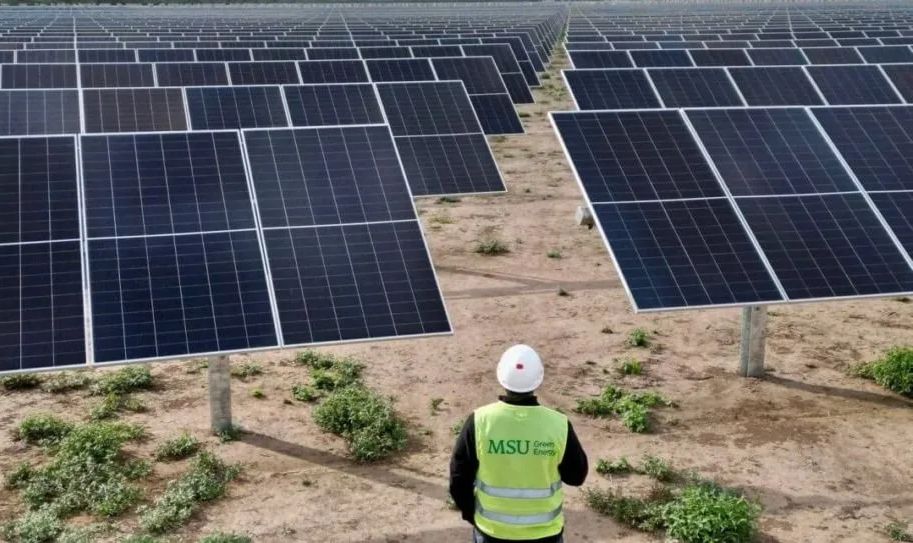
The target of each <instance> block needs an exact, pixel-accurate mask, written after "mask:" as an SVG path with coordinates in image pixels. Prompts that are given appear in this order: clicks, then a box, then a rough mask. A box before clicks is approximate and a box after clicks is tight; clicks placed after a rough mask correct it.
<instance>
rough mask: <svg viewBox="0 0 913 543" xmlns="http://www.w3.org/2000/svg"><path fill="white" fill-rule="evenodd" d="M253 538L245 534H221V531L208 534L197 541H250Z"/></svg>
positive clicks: (234, 542)
mask: <svg viewBox="0 0 913 543" xmlns="http://www.w3.org/2000/svg"><path fill="white" fill-rule="evenodd" d="M252 541H253V540H252V539H251V538H249V537H247V536H246V535H238V534H223V533H221V532H218V533H214V534H209V535H207V536H206V537H204V538H203V539H201V540H200V541H199V543H251V542H252Z"/></svg>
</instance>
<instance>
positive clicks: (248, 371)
mask: <svg viewBox="0 0 913 543" xmlns="http://www.w3.org/2000/svg"><path fill="white" fill-rule="evenodd" d="M261 374H263V367H262V366H261V365H260V364H257V363H254V362H243V363H241V364H238V365H235V366H232V367H231V376H232V377H237V378H238V379H241V380H242V381H243V380H245V379H249V378H251V377H256V376H257V375H261Z"/></svg>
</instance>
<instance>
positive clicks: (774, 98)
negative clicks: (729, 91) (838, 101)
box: [729, 67, 823, 106]
mask: <svg viewBox="0 0 913 543" xmlns="http://www.w3.org/2000/svg"><path fill="white" fill-rule="evenodd" d="M729 75H731V76H732V79H733V81H735V84H736V86H737V87H738V88H739V92H740V93H741V94H742V97H743V98H745V102H746V103H747V104H748V105H749V106H797V105H820V104H823V102H822V100H821V97H820V96H819V95H818V93H817V91H816V90H815V87H814V86H813V85H812V82H811V81H810V80H809V78H808V76H807V75H806V74H805V71H804V70H802V68H799V67H782V68H730V69H729Z"/></svg>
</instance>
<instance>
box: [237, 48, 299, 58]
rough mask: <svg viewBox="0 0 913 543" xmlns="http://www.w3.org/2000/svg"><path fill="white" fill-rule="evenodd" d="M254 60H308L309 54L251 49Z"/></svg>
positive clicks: (275, 49)
mask: <svg viewBox="0 0 913 543" xmlns="http://www.w3.org/2000/svg"><path fill="white" fill-rule="evenodd" d="M250 52H251V56H252V57H253V59H254V60H307V52H306V51H305V50H304V49H302V48H297V49H278V48H271V49H251V51H250Z"/></svg>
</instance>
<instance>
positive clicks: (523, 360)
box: [498, 345, 545, 393]
mask: <svg viewBox="0 0 913 543" xmlns="http://www.w3.org/2000/svg"><path fill="white" fill-rule="evenodd" d="M544 377H545V369H544V368H543V367H542V359H540V358H539V355H538V354H536V351H534V350H533V348H532V347H530V346H529V345H514V346H513V347H511V348H510V349H507V350H506V351H504V354H503V355H501V361H500V362H498V382H499V383H501V386H502V387H504V388H505V389H506V390H509V391H511V392H519V393H523V392H532V391H534V390H536V389H537V388H539V385H541V384H542V379H543V378H544Z"/></svg>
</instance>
